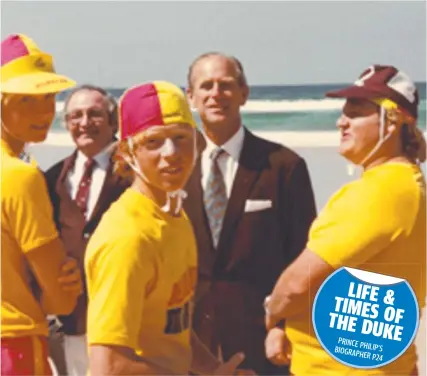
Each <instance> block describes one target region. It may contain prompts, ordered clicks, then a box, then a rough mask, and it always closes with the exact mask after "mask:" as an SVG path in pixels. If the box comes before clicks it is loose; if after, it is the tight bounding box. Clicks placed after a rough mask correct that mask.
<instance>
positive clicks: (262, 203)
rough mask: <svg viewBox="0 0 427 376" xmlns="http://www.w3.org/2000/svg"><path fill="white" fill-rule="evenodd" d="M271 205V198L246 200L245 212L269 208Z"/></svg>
mask: <svg viewBox="0 0 427 376" xmlns="http://www.w3.org/2000/svg"><path fill="white" fill-rule="evenodd" d="M272 206H273V204H272V202H271V200H246V202H245V212H255V211H260V210H265V209H269V208H271V207H272Z"/></svg>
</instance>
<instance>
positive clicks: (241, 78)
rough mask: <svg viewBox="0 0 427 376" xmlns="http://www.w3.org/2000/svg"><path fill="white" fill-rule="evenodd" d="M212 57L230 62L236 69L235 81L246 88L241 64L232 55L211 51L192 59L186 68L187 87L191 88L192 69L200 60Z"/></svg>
mask: <svg viewBox="0 0 427 376" xmlns="http://www.w3.org/2000/svg"><path fill="white" fill-rule="evenodd" d="M212 56H218V57H223V58H224V59H227V60H228V61H230V62H232V63H233V64H234V65H235V67H236V73H237V81H238V82H239V85H240V86H248V82H247V79H246V75H245V71H244V69H243V64H242V63H241V62H240V60H239V59H238V58H237V57H235V56H232V55H227V54H224V53H222V52H217V51H212V52H206V53H204V54H202V55H200V56H198V57H196V58H195V59H194V61H193V62H192V63H191V65H190V67H189V68H188V74H187V84H188V87H189V88H190V89H191V88H192V82H191V79H192V76H193V70H194V67H195V66H196V65H197V64H198V63H199V62H200V61H202V60H204V59H207V58H209V57H212Z"/></svg>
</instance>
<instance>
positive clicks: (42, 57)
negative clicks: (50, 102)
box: [1, 34, 76, 94]
mask: <svg viewBox="0 0 427 376" xmlns="http://www.w3.org/2000/svg"><path fill="white" fill-rule="evenodd" d="M75 85H76V82H74V81H73V80H71V79H69V78H68V77H65V76H61V75H59V74H56V73H55V69H54V67H53V59H52V56H51V55H49V54H47V53H45V52H42V51H41V50H40V49H39V48H38V47H37V45H36V44H35V43H34V41H33V40H32V39H30V38H29V37H27V36H26V35H23V34H14V35H9V36H8V37H7V38H6V39H4V40H3V41H2V43H1V92H2V93H10V94H49V93H58V92H60V91H63V90H66V89H69V88H71V87H73V86H75Z"/></svg>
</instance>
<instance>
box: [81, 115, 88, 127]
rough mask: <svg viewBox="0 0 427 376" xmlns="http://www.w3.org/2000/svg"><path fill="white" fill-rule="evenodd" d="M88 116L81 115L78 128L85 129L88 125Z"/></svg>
mask: <svg viewBox="0 0 427 376" xmlns="http://www.w3.org/2000/svg"><path fill="white" fill-rule="evenodd" d="M89 122H90V120H89V115H88V114H87V113H83V114H82V116H81V118H80V126H81V127H87V126H88V125H89Z"/></svg>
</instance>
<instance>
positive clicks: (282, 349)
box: [265, 327, 291, 366]
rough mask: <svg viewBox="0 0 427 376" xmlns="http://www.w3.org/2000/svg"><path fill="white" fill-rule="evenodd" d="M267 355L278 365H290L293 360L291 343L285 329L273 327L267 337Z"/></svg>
mask: <svg viewBox="0 0 427 376" xmlns="http://www.w3.org/2000/svg"><path fill="white" fill-rule="evenodd" d="M265 355H266V357H267V359H268V360H269V361H270V362H271V363H273V364H274V365H276V366H285V365H289V363H290V361H291V343H290V342H289V340H288V338H287V337H286V334H285V331H284V329H281V328H277V327H275V328H273V329H271V330H270V331H269V332H268V334H267V337H266V339H265Z"/></svg>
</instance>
